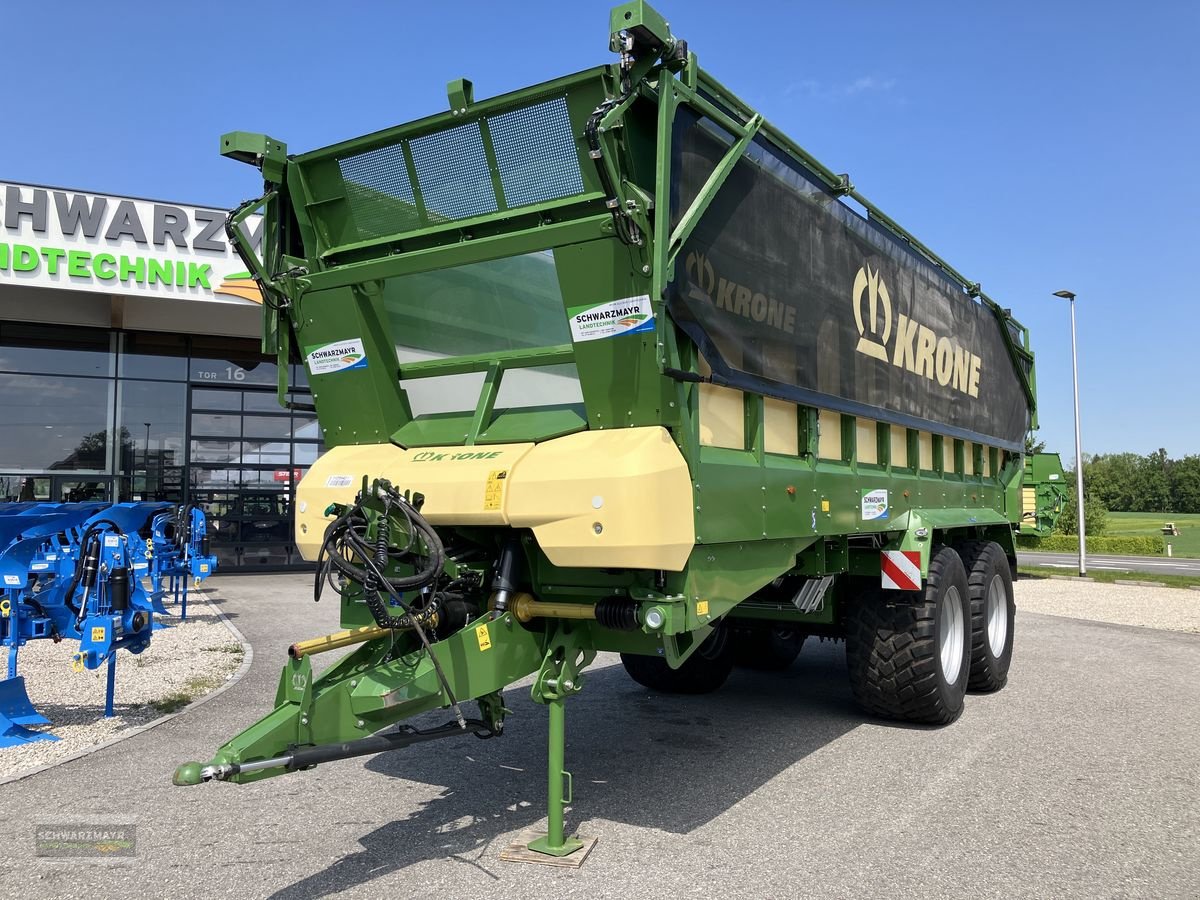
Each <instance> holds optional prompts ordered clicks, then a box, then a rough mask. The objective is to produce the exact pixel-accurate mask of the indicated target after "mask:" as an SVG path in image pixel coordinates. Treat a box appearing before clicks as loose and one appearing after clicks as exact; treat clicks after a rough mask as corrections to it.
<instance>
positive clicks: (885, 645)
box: [846, 547, 971, 725]
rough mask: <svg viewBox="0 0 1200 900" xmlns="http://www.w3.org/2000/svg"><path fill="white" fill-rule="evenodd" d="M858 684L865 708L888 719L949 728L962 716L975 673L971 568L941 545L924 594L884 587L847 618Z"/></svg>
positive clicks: (853, 684) (854, 687) (849, 657)
mask: <svg viewBox="0 0 1200 900" xmlns="http://www.w3.org/2000/svg"><path fill="white" fill-rule="evenodd" d="M846 626H847V627H846V662H847V665H848V667H849V670H850V689H851V692H852V693H853V695H854V699H855V701H856V702H857V703H858V705H859V706H861V707H862V708H863V709H864V710H866V711H867V712H869V713H873V714H875V715H878V716H882V717H884V718H888V719H898V720H900V721H904V722H920V723H925V724H929V725H946V724H949V723H950V722H953V721H954V720H955V719H957V718H958V717H959V715H961V714H962V710H963V703H964V700H965V697H966V690H967V677H968V675H969V670H970V660H971V655H970V654H971V641H970V635H971V631H970V603H969V600H968V583H967V573H966V569H964V567H963V563H962V559H960V558H959V555H958V554H957V553H956V552H954V550H952V549H950V548H949V547H935V548H934V550H933V558H932V559H931V560H930V562H929V576H928V578H927V579H926V581H925V588H924V590H923V591H922V592H920V593H916V592H905V591H885V590H882V589H876V590H873V591H870V592H868V593H866V594H864V595H862V596H860V597H859V598H858V600H857V602H855V603H854V604H853V605H852V606H851V608H850V611H849V616H848V621H847V623H846Z"/></svg>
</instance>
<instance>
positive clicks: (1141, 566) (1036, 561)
mask: <svg viewBox="0 0 1200 900" xmlns="http://www.w3.org/2000/svg"><path fill="white" fill-rule="evenodd" d="M1084 563H1085V567H1086V568H1087V569H1105V570H1109V571H1117V572H1151V573H1158V574H1159V575H1195V576H1198V577H1200V559H1186V558H1184V557H1180V556H1175V557H1170V558H1168V557H1165V556H1106V555H1092V554H1091V553H1088V554H1087V555H1086V558H1085V559H1084ZM1017 564H1018V565H1022V566H1049V567H1051V568H1055V569H1072V570H1074V571H1075V572H1076V573H1078V571H1079V554H1078V553H1033V552H1030V551H1026V550H1019V551H1017Z"/></svg>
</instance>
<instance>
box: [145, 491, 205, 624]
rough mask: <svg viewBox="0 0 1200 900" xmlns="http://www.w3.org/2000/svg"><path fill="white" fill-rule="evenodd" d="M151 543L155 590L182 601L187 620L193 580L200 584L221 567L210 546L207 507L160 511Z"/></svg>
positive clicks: (151, 567)
mask: <svg viewBox="0 0 1200 900" xmlns="http://www.w3.org/2000/svg"><path fill="white" fill-rule="evenodd" d="M147 547H148V548H149V551H150V583H151V585H152V589H153V591H154V592H155V594H156V595H158V596H160V597H161V596H162V595H164V594H170V595H171V597H172V598H173V599H174V601H175V602H176V603H178V604H179V617H180V619H183V620H185V621H186V620H187V601H188V584H189V582H190V583H191V584H194V585H199V584H200V582H202V581H203V580H204V579H206V578H208V576H209V575H211V574H212V573H213V572H214V571H215V570H216V568H217V558H216V557H215V556H213V555H212V553H211V552H210V550H209V545H208V518H207V517H206V516H205V514H204V510H203V509H201V508H200V507H199V506H196V505H194V504H188V505H184V506H174V507H172V508H170V509H168V510H165V511H163V512H160V513H159V514H158V515H156V516H155V517H154V522H153V526H152V533H151V536H150V538H149V539H148V540H147ZM164 582H165V585H164ZM160 611H161V610H160Z"/></svg>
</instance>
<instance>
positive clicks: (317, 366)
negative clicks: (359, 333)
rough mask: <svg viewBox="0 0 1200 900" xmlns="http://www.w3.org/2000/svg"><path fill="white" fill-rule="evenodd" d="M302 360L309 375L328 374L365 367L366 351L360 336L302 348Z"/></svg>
mask: <svg viewBox="0 0 1200 900" xmlns="http://www.w3.org/2000/svg"><path fill="white" fill-rule="evenodd" d="M304 354H305V356H304V361H305V362H306V363H307V364H308V373H309V374H310V375H329V374H331V373H333V372H348V371H349V370H350V369H365V368H366V367H367V351H365V350H364V349H363V342H362V339H361V338H355V339H354V340H350V341H338V342H337V343H335V344H315V345H313V346H309V347H305V348H304Z"/></svg>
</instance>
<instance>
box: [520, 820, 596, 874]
mask: <svg viewBox="0 0 1200 900" xmlns="http://www.w3.org/2000/svg"><path fill="white" fill-rule="evenodd" d="M545 837H546V833H545V832H544V831H534V830H532V829H530V830H528V831H522V832H521V833H520V834H519V835H517V839H516V840H515V841H513V842H512V843H511V844H509V845H508V846H507V847H505V848H504V849H503V850H501V851H500V858H501V859H503V860H505V861H506V862H521V863H534V864H535V865H542V866H561V867H564V868H568V869H578V868H579V867H580V866H582V865H583V861H584V860H585V859H587V857H588V854H589V853H591V852H592V848H593V847H595V846H596V841H597V840H598V838H594V837H583V836H582V835H578V834H577V835H574V836H572V837H569V838H567V839H566V841H565V843H566V844H567V846H568V847H569V846H572V845H574V846H575V847H577V849H576V850H573V851H572V852H571V853H569V854H568V855H567V856H552V855H551V854H549V853H541V852H539V851H537V850H531V849H530V847H529V845H530V844H533V843H536V842H537V840H538V839H539V838H541V839H543V840H544V839H545Z"/></svg>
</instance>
